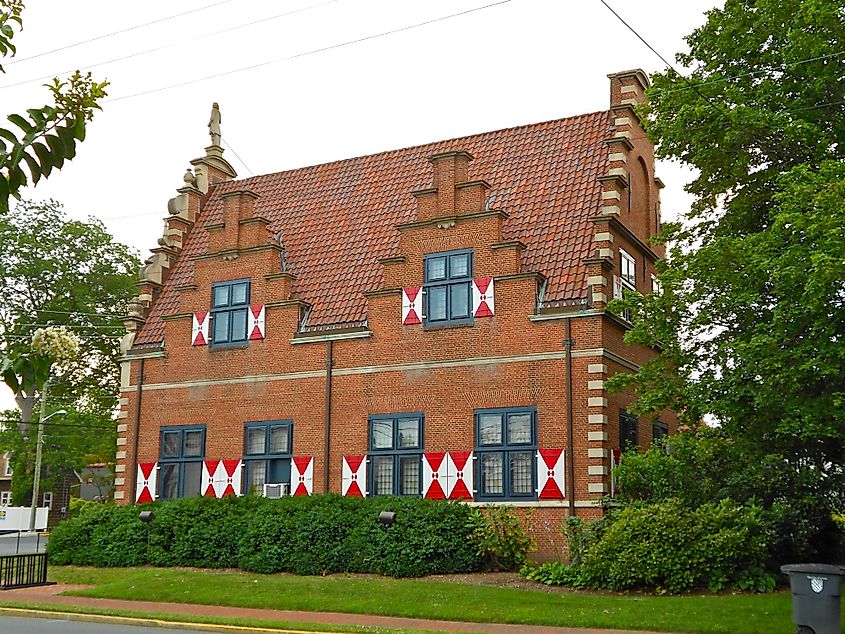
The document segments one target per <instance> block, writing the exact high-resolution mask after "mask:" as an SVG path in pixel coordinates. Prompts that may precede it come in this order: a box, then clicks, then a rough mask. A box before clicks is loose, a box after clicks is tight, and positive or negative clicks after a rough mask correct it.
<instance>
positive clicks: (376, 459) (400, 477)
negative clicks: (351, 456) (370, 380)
mask: <svg viewBox="0 0 845 634" xmlns="http://www.w3.org/2000/svg"><path fill="white" fill-rule="evenodd" d="M422 447H423V415H422V414H396V415H384V416H381V415H380V416H370V450H369V453H370V456H369V458H370V494H371V495H419V494H420V488H421V484H422V483H421V478H422Z"/></svg>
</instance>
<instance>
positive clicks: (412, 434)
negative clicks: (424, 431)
mask: <svg viewBox="0 0 845 634" xmlns="http://www.w3.org/2000/svg"><path fill="white" fill-rule="evenodd" d="M397 426H398V428H399V430H398V431H399V438H398V441H399V442H398V443H397V444H396V448H397V449H416V448H417V447H419V446H420V420H419V419H418V418H400V419H399V421H398V423H397Z"/></svg>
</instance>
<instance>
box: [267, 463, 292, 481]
mask: <svg viewBox="0 0 845 634" xmlns="http://www.w3.org/2000/svg"><path fill="white" fill-rule="evenodd" d="M267 462H268V463H269V467H270V470H269V471H268V473H267V482H273V483H276V482H288V483H289V482H290V458H282V459H280V460H268V461H267ZM296 484H297V483H293V485H294V486H296Z"/></svg>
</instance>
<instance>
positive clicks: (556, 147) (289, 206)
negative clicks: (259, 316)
mask: <svg viewBox="0 0 845 634" xmlns="http://www.w3.org/2000/svg"><path fill="white" fill-rule="evenodd" d="M611 126H612V113H611V112H609V111H602V112H596V113H591V114H585V115H579V116H575V117H569V118H566V119H558V120H555V121H547V122H544V123H537V124H532V125H526V126H520V127H514V128H507V129H504V130H497V131H493V132H485V133H482V134H477V135H473V136H468V137H463V138H459V139H451V140H447V141H439V142H436V143H430V144H427V145H419V146H415V147H410V148H405V149H400V150H392V151H388V152H382V153H379V154H373V155H370V156H362V157H358V158H351V159H345V160H341V161H335V162H332V163H325V164H323V165H314V166H311V167H303V168H299V169H294V170H289V171H285V172H278V173H275V174H267V175H262V176H254V177H251V178H247V179H243V180H238V181H229V182H224V183H219V184H217V185H215V186H213V189H212V190H211V191H210V192H209V196H208V199H207V201H206V202H205V205H204V207H203V209H202V212H201V213H200V216H199V218H198V220H197V225H196V227H195V228H194V230H193V231H192V233H191V235H190V237H189V238H188V241H187V244H186V245H185V247H184V249H183V251H182V253H181V254H180V257H179V259H178V261H177V263H176V265H175V267H174V269H173V271H172V273H171V274H170V276H169V277H168V279H167V281H166V283H165V285H164V287H163V288H162V291H161V295H160V297H159V298H158V299H157V300H156V302H155V303H154V305H153V307H152V310H151V312H150V314H149V318H148V319H147V321H146V323H145V324H144V326H143V329H142V330H141V332H140V333H139V335H138V337H137V339H136V340H135V342H134V343H135V345H141V344H152V343H156V342H160V341H161V340H162V338H163V336H164V324H163V321H162V316H163V315H167V314H170V313H173V312H175V311H176V310H178V297H177V296H178V293H177V292H176V291H175V288H176V287H179V286H181V285H186V284H190V283H192V281H193V273H194V263H193V261H192V260H191V257H192V256H195V255H198V254H202V253H205V252H206V249H207V243H208V232H207V231H206V229H205V227H206V226H207V225H209V224H213V223H216V222H220V221H221V220H222V210H223V201H222V199H221V194H225V193H226V192H231V191H236V190H240V189H249V190H250V191H252V192H254V193H255V194H258V196H259V197H258V198H257V200H256V203H255V205H256V208H255V213H256V215H259V216H263V217H265V218H267V219H268V220H269V221H270V225H269V226H268V228H269V229H270V231H271V232H272V233H273V234H278V233H279V232H281V233H282V235H283V240H284V248H285V252H286V261H287V264H288V267H289V269H290V270H291V271H292V272H293V273H295V274H296V281H295V283H294V286H293V289H292V293H293V296H294V297H296V298H298V299H301V300H303V301H305V302H308V303H309V304H311V305H312V310H311V313H310V315H309V318H308V325H309V326H321V325H330V324H331V325H341V324H342V325H350V326H351V325H359V324H361V323H363V322H364V321H365V320H366V317H367V316H366V314H365V311H366V299H365V297H364V296H363V295H362V293H363V292H364V291H368V290H373V289H377V288H379V286H380V283H381V277H382V266H381V264H379V262H378V260H379V259H380V258H384V257H389V256H394V255H398V247H399V232H398V231H397V230H396V228H395V225H397V224H401V223H408V222H413V221H414V220H415V219H416V218H415V201H414V197H413V196H412V195H411V192H413V191H416V190H419V189H422V188H425V187H428V186H429V184H430V180H431V168H430V164H429V162H428V157H430V156H432V155H434V154H438V153H441V152H447V151H451V150H464V151H468V152H470V153H471V154H472V155H473V156H474V157H475V160H474V161H472V162H471V163H470V165H469V174H468V179H469V180H474V179H484V180H485V181H487V182H489V183H490V184H491V186H492V189H491V201H490V203H489V206H490V208H494V209H503V210H504V211H505V212H506V213H507V214H508V218H507V220H506V221H505V223H504V228H503V237H504V239H505V240H520V241H522V242H523V243H525V245H526V247H527V248H526V249H525V250H524V251H523V253H522V268H523V270H524V271H539V272H541V273H543V275H545V276H546V278H547V280H548V282H547V287H546V291H545V297H544V299H545V301H546V302H554V301H568V300H582V299H585V298H586V297H587V290H588V289H587V273H586V266H585V265H584V263H583V260H584V259H585V258H587V257H589V256H590V250H591V246H592V238H593V236H592V231H593V226H592V223H591V222H590V221H589V219H590V218H591V217H593V216H595V215H597V214H598V213H599V212H600V210H601V184H600V183H599V181H598V180H596V179H597V178H598V177H599V176H601V175H603V174H604V173H605V171H606V169H607V165H608V149H607V146H606V145H605V144H604V143H603V140H604V139H605V138H606V137H607V134H608V130H609V128H610V127H611ZM223 265H225V264H224V263H223V262H221V266H223Z"/></svg>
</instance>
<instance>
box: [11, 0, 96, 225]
mask: <svg viewBox="0 0 845 634" xmlns="http://www.w3.org/2000/svg"><path fill="white" fill-rule="evenodd" d="M23 8H24V4H23V2H21V0H0V59H2V58H4V57H6V56H10V55H11V56H14V54H15V52H16V49H15V46H14V44H13V43H12V39H13V38H14V35H15V26H17V27H18V28H20V27H22V25H23V21H22V18H21V13H22V12H23ZM0 72H4V73H5V72H6V71H5V70H4V69H3V66H2V65H0ZM107 85H108V82H100V83H98V82H95V81H94V80H93V79H92V78H91V73H87V74H84V75H83V74H82V73H80V72H79V71H76V72H75V73H74V74H73V75H71V76H70V77H69V78H68V79H67V80H65V81H62V80H59V79H58V78H54V79H53V81H52V82H51V83H49V84H46V86H47V88H48V89H49V90H50V93H51V95H52V98H53V104H52V105H45V106H42V107H40V108H30V109H28V110H27V111H26V113H27V116H26V117H24V116H22V115H19V114H11V115H9V116H8V117H7V118H8V120H9V121H10V122H11V123H13V124H14V125H15V126H16V127H17V128H18V129H19V130H20V131H19V132H15V131H13V130H10V129H7V128H0V214H3V213H6V212H8V210H9V197H10V196H14V197H15V198H19V194H18V192H19V190H20V189H21V188H22V187H24V186H26V185H27V184H28V182H29V180H28V179H27V176H26V173H25V172H24V170H23V167H22V165H23V164H26V168H27V170H28V171H29V176H30V179H31V180H32V184H33V185H36V184H37V183H38V181H39V180H40V179H41V178H42V177H44V178H47V177H48V176H49V175H50V173H51V172H52V171H53V170H54V169H57V170H58V169H61V168H62V165H64V162H65V161H67V160H70V159H72V158H73V157H74V156H75V155H76V144H77V142H81V141H84V140H85V128H86V124H87V123H88V122H90V121H91V119H92V118H93V116H94V110H99V109H100V106H99V101H100V100H101V99H102V98H103V97H105V96H106V91H105V89H106V86H107Z"/></svg>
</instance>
